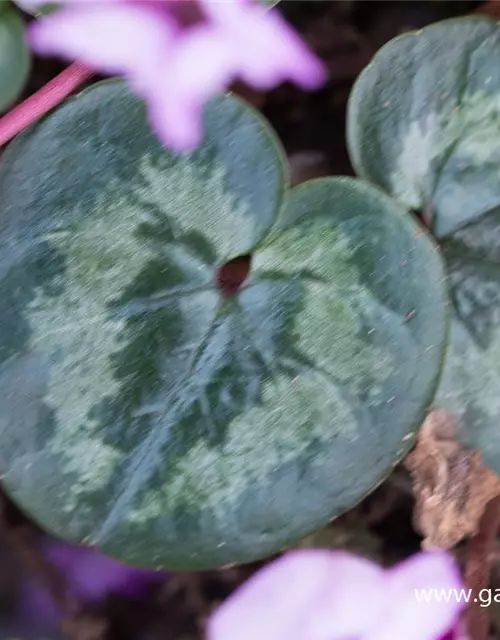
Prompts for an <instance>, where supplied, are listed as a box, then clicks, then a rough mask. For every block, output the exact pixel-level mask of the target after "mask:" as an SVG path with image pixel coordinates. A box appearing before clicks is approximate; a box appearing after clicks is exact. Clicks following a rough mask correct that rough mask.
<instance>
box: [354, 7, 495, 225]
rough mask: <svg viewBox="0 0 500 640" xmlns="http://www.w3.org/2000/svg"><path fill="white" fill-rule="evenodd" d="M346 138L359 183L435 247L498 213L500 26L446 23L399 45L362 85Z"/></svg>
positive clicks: (380, 58) (478, 21)
mask: <svg viewBox="0 0 500 640" xmlns="http://www.w3.org/2000/svg"><path fill="white" fill-rule="evenodd" d="M348 138H349V149H350V154H351V159H352V161H353V164H354V166H355V168H356V171H357V173H358V174H359V175H361V176H363V177H365V178H367V179H369V180H371V181H372V182H374V183H375V184H378V185H380V186H381V187H382V188H383V189H384V190H385V191H387V192H388V193H390V194H391V195H393V196H394V197H395V198H397V199H398V200H400V201H401V202H403V203H404V204H405V205H406V206H408V207H409V208H412V209H422V210H424V212H425V215H426V216H427V218H429V219H432V223H433V229H434V231H435V233H436V235H437V236H438V237H443V236H446V235H449V234H450V233H452V232H453V231H455V230H456V229H458V228H460V227H462V226H464V224H467V222H469V221H471V220H474V219H477V218H478V217H480V216H481V215H482V214H483V213H485V212H486V211H489V210H491V209H492V208H493V207H496V206H499V205H500V169H499V167H500V26H499V25H498V23H497V22H494V21H493V20H491V19H489V18H486V17H484V18H483V17H469V18H458V19H452V20H445V21H443V22H439V23H436V24H433V25H430V26H429V27H426V28H425V29H422V30H421V31H416V32H413V33H409V34H405V35H403V36H400V37H398V38H395V39H394V40H392V41H391V42H389V43H388V44H387V45H386V46H385V47H383V48H382V49H381V50H380V51H379V52H378V53H377V55H376V56H375V58H374V59H373V61H372V62H371V64H370V65H369V66H368V67H367V68H366V69H365V70H364V71H363V73H362V74H361V76H360V77H359V79H358V81H357V82H356V85H355V87H354V89H353V92H352V94H351V98H350V101H349V116H348Z"/></svg>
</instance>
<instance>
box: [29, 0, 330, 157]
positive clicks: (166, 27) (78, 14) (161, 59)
mask: <svg viewBox="0 0 500 640" xmlns="http://www.w3.org/2000/svg"><path fill="white" fill-rule="evenodd" d="M65 4H66V6H65V8H63V9H62V10H60V11H57V12H55V13H53V14H50V15H48V16H46V17H44V18H42V19H41V20H39V21H38V22H36V23H34V24H33V25H32V26H31V28H30V38H31V43H32V46H33V48H34V49H35V50H36V51H37V52H38V53H42V54H46V55H59V56H62V57H65V58H69V59H75V58H76V59H79V60H81V61H82V62H85V63H86V64H88V65H90V66H92V67H94V68H95V69H96V70H100V71H103V72H105V73H108V74H118V75H124V76H125V77H126V78H127V80H128V81H129V83H130V84H131V86H132V88H133V89H134V90H135V91H136V92H137V93H138V94H139V95H141V96H142V97H143V98H144V99H145V100H146V102H147V103H148V107H149V114H150V119H151V121H152V123H153V126H154V127H155V129H156V131H157V134H158V135H159V137H160V139H161V140H162V141H163V142H164V143H165V144H166V145H168V146H170V147H172V148H173V149H175V150H177V151H190V150H192V149H194V148H195V147H196V146H197V145H198V144H200V142H201V141H202V138H203V109H204V106H205V103H206V102H207V100H209V99H210V98H211V97H212V96H214V95H216V94H217V93H220V92H222V91H224V90H225V89H226V88H227V87H229V86H230V85H231V84H232V83H233V82H234V81H235V80H237V79H242V80H243V81H246V82H247V83H248V84H251V85H253V86H254V87H256V88H257V89H269V88H271V87H273V86H275V85H276V84H279V83H281V82H283V81H286V80H291V81H293V82H296V83H297V84H299V85H300V86H302V87H304V88H306V89H315V88H318V87H319V86H320V85H321V84H322V83H323V82H324V81H325V79H326V71H325V68H324V66H323V65H322V63H321V62H320V61H319V60H318V59H317V58H316V57H315V56H314V55H313V54H312V53H311V52H310V51H309V49H308V48H307V47H306V46H305V45H304V44H303V43H302V41H301V40H300V38H299V37H298V36H297V35H296V34H295V33H294V31H293V30H292V29H291V28H290V27H288V25H287V24H286V23H285V21H284V20H283V19H282V18H281V17H280V15H279V14H278V13H277V12H275V11H268V12H266V11H264V9H263V8H262V6H261V5H260V4H259V3H258V2H257V1H255V2H252V1H250V0H230V1H229V2H227V1H222V2H218V1H214V0H186V1H185V2H181V1H180V0H158V1H156V2H153V1H150V0H143V1H140V0H105V1H102V2H94V1H93V0H87V1H86V2H85V1H84V0H80V2H75V3H74V4H73V1H72V0H65ZM198 14H199V15H198Z"/></svg>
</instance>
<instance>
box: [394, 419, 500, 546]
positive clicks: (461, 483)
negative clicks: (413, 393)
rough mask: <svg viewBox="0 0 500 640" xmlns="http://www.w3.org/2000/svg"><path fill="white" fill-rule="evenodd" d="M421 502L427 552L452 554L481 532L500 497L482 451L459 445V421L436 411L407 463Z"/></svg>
mask: <svg viewBox="0 0 500 640" xmlns="http://www.w3.org/2000/svg"><path fill="white" fill-rule="evenodd" d="M405 466H406V468H407V469H408V471H409V472H410V474H411V477H412V481H413V491H414V494H415V498H416V505H415V510H414V514H413V517H414V526H415V528H416V529H417V530H418V531H419V532H420V533H421V534H422V535H423V536H424V540H423V542H422V547H423V548H425V549H429V548H433V547H438V548H441V549H450V548H451V547H453V546H454V545H456V544H457V543H458V542H459V541H460V540H462V539H463V538H465V537H466V536H470V535H474V534H475V533H476V532H477V528H478V524H479V519H480V518H481V515H482V514H483V511H484V508H485V506H486V504H487V503H488V502H489V501H490V500H491V499H493V498H494V497H495V496H497V495H500V477H499V476H497V475H496V474H495V473H494V472H493V471H491V469H489V468H488V467H486V466H484V465H483V464H482V462H481V452H480V451H479V450H478V449H465V448H464V447H462V445H461V444H459V442H457V440H456V428H455V420H454V418H453V416H452V415H451V414H450V413H448V412H446V411H444V410H442V409H434V410H432V411H431V412H430V413H429V415H428V416H427V419H426V420H425V422H424V424H423V425H422V428H421V430H420V432H419V436H418V441H417V445H416V447H415V449H414V450H413V451H412V452H411V453H410V454H409V456H408V457H407V458H406V460H405Z"/></svg>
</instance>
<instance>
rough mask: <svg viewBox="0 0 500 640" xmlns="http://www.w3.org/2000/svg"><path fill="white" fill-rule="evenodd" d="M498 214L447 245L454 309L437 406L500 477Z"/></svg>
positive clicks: (463, 231)
mask: <svg viewBox="0 0 500 640" xmlns="http://www.w3.org/2000/svg"><path fill="white" fill-rule="evenodd" d="M499 231H500V210H498V209H497V210H495V211H492V212H491V213H490V214H488V215H487V216H486V217H484V218H482V219H481V220H480V221H479V222H477V223H476V224H471V225H469V226H468V227H466V228H465V229H462V230H461V231H459V232H457V233H456V234H455V235H454V236H453V237H452V238H450V239H449V240H447V241H446V242H445V244H444V246H443V253H444V256H445V258H446V260H447V263H448V268H449V281H450V285H451V292H452V300H453V305H454V310H455V313H454V319H453V323H452V331H451V341H450V346H449V348H448V354H447V357H446V365H445V369H444V373H443V378H442V382H441V385H440V388H439V392H438V395H437V398H436V403H437V404H438V405H439V406H442V407H444V408H446V409H449V410H451V411H453V412H454V413H455V415H457V416H458V417H459V419H460V423H459V429H460V432H459V435H460V439H461V440H462V442H463V443H464V444H465V445H467V446H469V447H472V448H480V449H481V450H482V453H483V458H484V460H485V462H486V463H487V464H488V465H489V466H490V467H491V468H492V469H494V470H495V471H496V472H497V473H500V430H499V424H500V329H499V327H500V237H499Z"/></svg>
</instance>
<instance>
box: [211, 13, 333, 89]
mask: <svg viewBox="0 0 500 640" xmlns="http://www.w3.org/2000/svg"><path fill="white" fill-rule="evenodd" d="M200 1H201V3H202V5H203V10H204V13H205V15H206V16H207V17H208V18H209V20H210V21H211V22H212V23H213V24H214V26H216V27H217V30H218V32H219V33H221V34H224V37H225V38H226V39H227V40H228V42H230V43H231V46H232V51H233V55H234V56H235V57H236V58H237V59H238V61H239V75H240V77H241V78H242V80H244V81H246V82H247V83H248V84H251V85H253V86H254V87H256V88H258V89H269V88H271V87H274V86H275V85H276V84H279V83H281V82H284V81H287V80H290V81H292V82H295V83H296V84H298V85H299V86H302V87H304V88H305V89H317V88H319V87H320V86H321V85H322V84H323V83H324V82H325V80H326V78H327V73H326V68H325V66H324V65H323V63H322V62H320V60H319V59H318V58H317V57H316V56H315V55H314V54H313V53H312V52H311V51H310V50H309V49H308V47H307V46H306V45H305V44H304V43H303V42H302V40H301V39H300V38H299V36H298V35H297V34H296V33H295V32H294V31H293V29H291V28H290V27H289V26H288V25H287V23H286V22H285V21H284V20H283V19H282V18H281V16H280V14H279V13H278V12H277V11H276V10H272V11H266V10H265V9H264V8H263V7H262V6H261V5H259V4H258V3H257V2H249V1H248V0H232V1H230V2H221V1H217V0H215V1H214V0H200Z"/></svg>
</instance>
